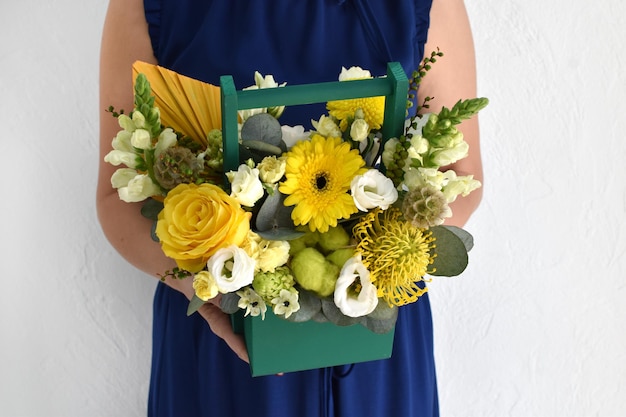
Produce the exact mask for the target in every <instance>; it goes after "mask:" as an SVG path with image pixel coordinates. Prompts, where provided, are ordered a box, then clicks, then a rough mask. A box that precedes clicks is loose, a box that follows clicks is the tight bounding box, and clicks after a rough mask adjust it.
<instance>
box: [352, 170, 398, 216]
mask: <svg viewBox="0 0 626 417" xmlns="http://www.w3.org/2000/svg"><path fill="white" fill-rule="evenodd" d="M350 189H351V191H352V198H353V199H354V204H355V205H356V206H357V208H358V209H359V210H361V211H368V210H369V209H373V208H375V207H380V208H381V209H383V210H386V209H387V208H389V206H390V205H392V204H393V203H395V202H396V200H397V199H398V190H396V188H395V187H394V185H393V181H392V180H391V179H389V178H387V177H386V176H385V175H384V174H382V173H381V172H380V171H378V170H377V169H370V170H368V171H367V172H365V174H363V175H357V176H356V177H354V178H353V179H352V182H351V183H350Z"/></svg>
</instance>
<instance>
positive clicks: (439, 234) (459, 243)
mask: <svg viewBox="0 0 626 417" xmlns="http://www.w3.org/2000/svg"><path fill="white" fill-rule="evenodd" d="M430 230H431V231H432V233H433V237H434V238H435V248H434V249H433V250H432V252H434V254H435V255H436V256H435V259H434V263H433V265H432V266H433V267H434V269H435V271H434V272H432V273H430V275H436V276H446V277H453V276H456V275H459V274H461V273H462V272H463V271H464V270H465V268H466V267H467V263H468V257H467V249H466V248H465V244H464V243H463V240H462V239H461V238H460V237H459V236H457V235H456V234H455V233H454V232H452V231H450V230H449V229H448V228H447V227H444V226H435V227H431V228H430Z"/></svg>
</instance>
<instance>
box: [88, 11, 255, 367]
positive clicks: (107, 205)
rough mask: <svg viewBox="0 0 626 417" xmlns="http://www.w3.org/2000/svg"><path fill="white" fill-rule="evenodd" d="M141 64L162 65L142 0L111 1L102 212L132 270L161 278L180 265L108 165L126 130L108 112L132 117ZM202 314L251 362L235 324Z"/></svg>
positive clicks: (189, 292) (104, 77)
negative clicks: (135, 71) (135, 67)
mask: <svg viewBox="0 0 626 417" xmlns="http://www.w3.org/2000/svg"><path fill="white" fill-rule="evenodd" d="M137 60H140V61H145V62H149V63H154V64H156V58H155V57H154V54H153V52H152V45H151V42H150V37H149V35H148V26H147V23H146V19H145V15H144V9H143V1H142V0H111V1H110V3H109V8H108V10H107V15H106V19H105V23H104V29H103V35H102V45H101V54H100V162H99V174H98V188H97V196H96V197H97V200H96V207H97V210H98V218H99V220H100V224H101V227H102V230H103V231H104V234H105V235H106V237H107V239H108V240H109V242H110V243H111V244H112V245H113V247H114V248H115V249H116V250H117V251H118V252H119V253H120V254H121V255H122V256H123V257H124V258H125V259H126V260H127V261H128V262H130V263H131V264H132V265H134V266H135V267H137V268H139V269H140V270H142V271H144V272H146V273H147V274H149V275H151V276H153V277H157V276H158V274H162V273H164V272H165V271H167V270H170V269H172V268H173V267H174V266H175V263H174V262H173V261H172V260H171V259H169V258H167V257H166V256H165V255H164V254H163V252H162V251H161V247H160V245H159V244H158V243H157V242H154V241H153V240H152V238H151V236H150V229H151V227H152V222H151V221H150V220H148V219H146V218H144V217H143V216H142V215H141V214H140V208H141V203H126V202H123V201H122V200H120V199H119V197H118V194H117V191H116V190H115V189H113V187H112V186H111V175H112V174H113V172H114V171H115V170H116V169H117V168H116V167H113V166H112V165H110V164H108V163H105V162H104V160H103V159H104V156H105V155H106V154H107V153H108V152H109V151H110V150H111V149H112V148H111V140H112V139H113V138H114V137H115V135H116V134H117V132H118V131H119V130H120V129H121V128H120V127H119V125H118V123H117V120H116V119H115V118H114V117H113V116H112V115H111V114H110V113H108V112H106V111H105V109H107V108H108V107H109V106H111V105H112V106H113V107H114V108H115V109H116V110H117V111H119V110H121V109H123V110H125V111H126V113H129V112H130V111H131V110H132V109H133V101H134V95H133V87H132V83H133V80H132V70H131V68H132V64H133V62H135V61H137ZM165 283H166V284H167V285H169V286H170V287H172V288H175V289H176V290H178V291H180V292H182V293H183V294H184V295H185V296H186V297H187V298H188V299H190V298H191V297H192V296H193V288H192V286H191V279H184V280H176V279H171V278H167V279H166V280H165ZM199 313H200V314H201V315H202V316H203V317H204V318H205V320H207V322H208V323H209V326H210V327H211V330H213V332H214V333H215V334H217V335H218V336H219V337H221V338H223V339H225V340H226V342H227V343H228V344H229V346H230V347H231V348H232V349H233V350H234V351H235V353H237V355H238V356H239V357H241V358H242V359H244V360H247V359H248V355H247V352H246V348H245V344H244V343H243V339H242V338H241V337H239V336H236V335H235V334H234V333H233V332H232V329H231V326H230V320H229V318H228V316H227V315H225V314H223V313H222V312H221V311H220V310H219V308H217V307H216V306H215V305H212V304H206V305H205V306H203V307H202V308H201V309H200V310H199Z"/></svg>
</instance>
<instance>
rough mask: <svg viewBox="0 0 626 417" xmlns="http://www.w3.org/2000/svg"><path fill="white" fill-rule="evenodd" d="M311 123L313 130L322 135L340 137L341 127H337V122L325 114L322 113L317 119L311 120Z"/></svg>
mask: <svg viewBox="0 0 626 417" xmlns="http://www.w3.org/2000/svg"><path fill="white" fill-rule="evenodd" d="M311 124H312V125H313V127H314V128H315V131H316V132H317V133H319V134H320V135H322V136H326V137H333V138H340V137H341V129H339V126H337V123H335V121H334V120H333V119H331V118H330V117H328V116H326V115H322V116H321V117H320V119H319V120H318V121H315V120H311Z"/></svg>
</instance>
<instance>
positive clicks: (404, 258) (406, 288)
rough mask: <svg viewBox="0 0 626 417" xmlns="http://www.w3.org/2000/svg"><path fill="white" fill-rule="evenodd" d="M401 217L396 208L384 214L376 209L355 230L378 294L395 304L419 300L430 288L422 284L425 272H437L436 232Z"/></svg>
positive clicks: (390, 303) (358, 249) (360, 250)
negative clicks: (418, 226) (434, 267)
mask: <svg viewBox="0 0 626 417" xmlns="http://www.w3.org/2000/svg"><path fill="white" fill-rule="evenodd" d="M400 217H401V212H400V210H398V209H396V208H390V209H388V210H386V211H384V212H383V213H382V214H381V212H380V210H379V209H376V210H373V211H371V212H369V213H368V214H367V215H366V216H364V217H363V218H362V219H361V221H359V223H358V224H357V225H356V226H355V227H354V229H353V233H354V237H355V238H356V240H357V241H358V244H357V247H356V251H357V252H359V253H360V254H361V256H362V258H363V261H362V262H363V265H365V267H366V268H367V269H368V270H369V271H370V274H371V275H370V276H371V279H372V281H373V283H374V285H375V286H376V288H377V289H378V297H380V298H382V299H384V300H385V301H386V302H387V303H388V304H389V305H395V306H402V305H405V304H409V303H413V302H415V301H417V299H418V298H419V297H420V296H422V295H423V294H424V293H425V292H426V291H427V289H426V287H424V286H423V285H420V283H421V282H423V281H424V275H426V273H428V272H431V273H432V272H434V271H429V270H428V267H429V266H430V265H431V264H432V263H433V260H434V256H433V254H432V253H431V249H433V248H434V243H433V242H434V240H435V239H434V238H433V237H432V232H430V231H428V230H425V229H419V228H416V227H413V226H412V225H411V224H410V223H407V222H406V221H403V220H401V219H400Z"/></svg>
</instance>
